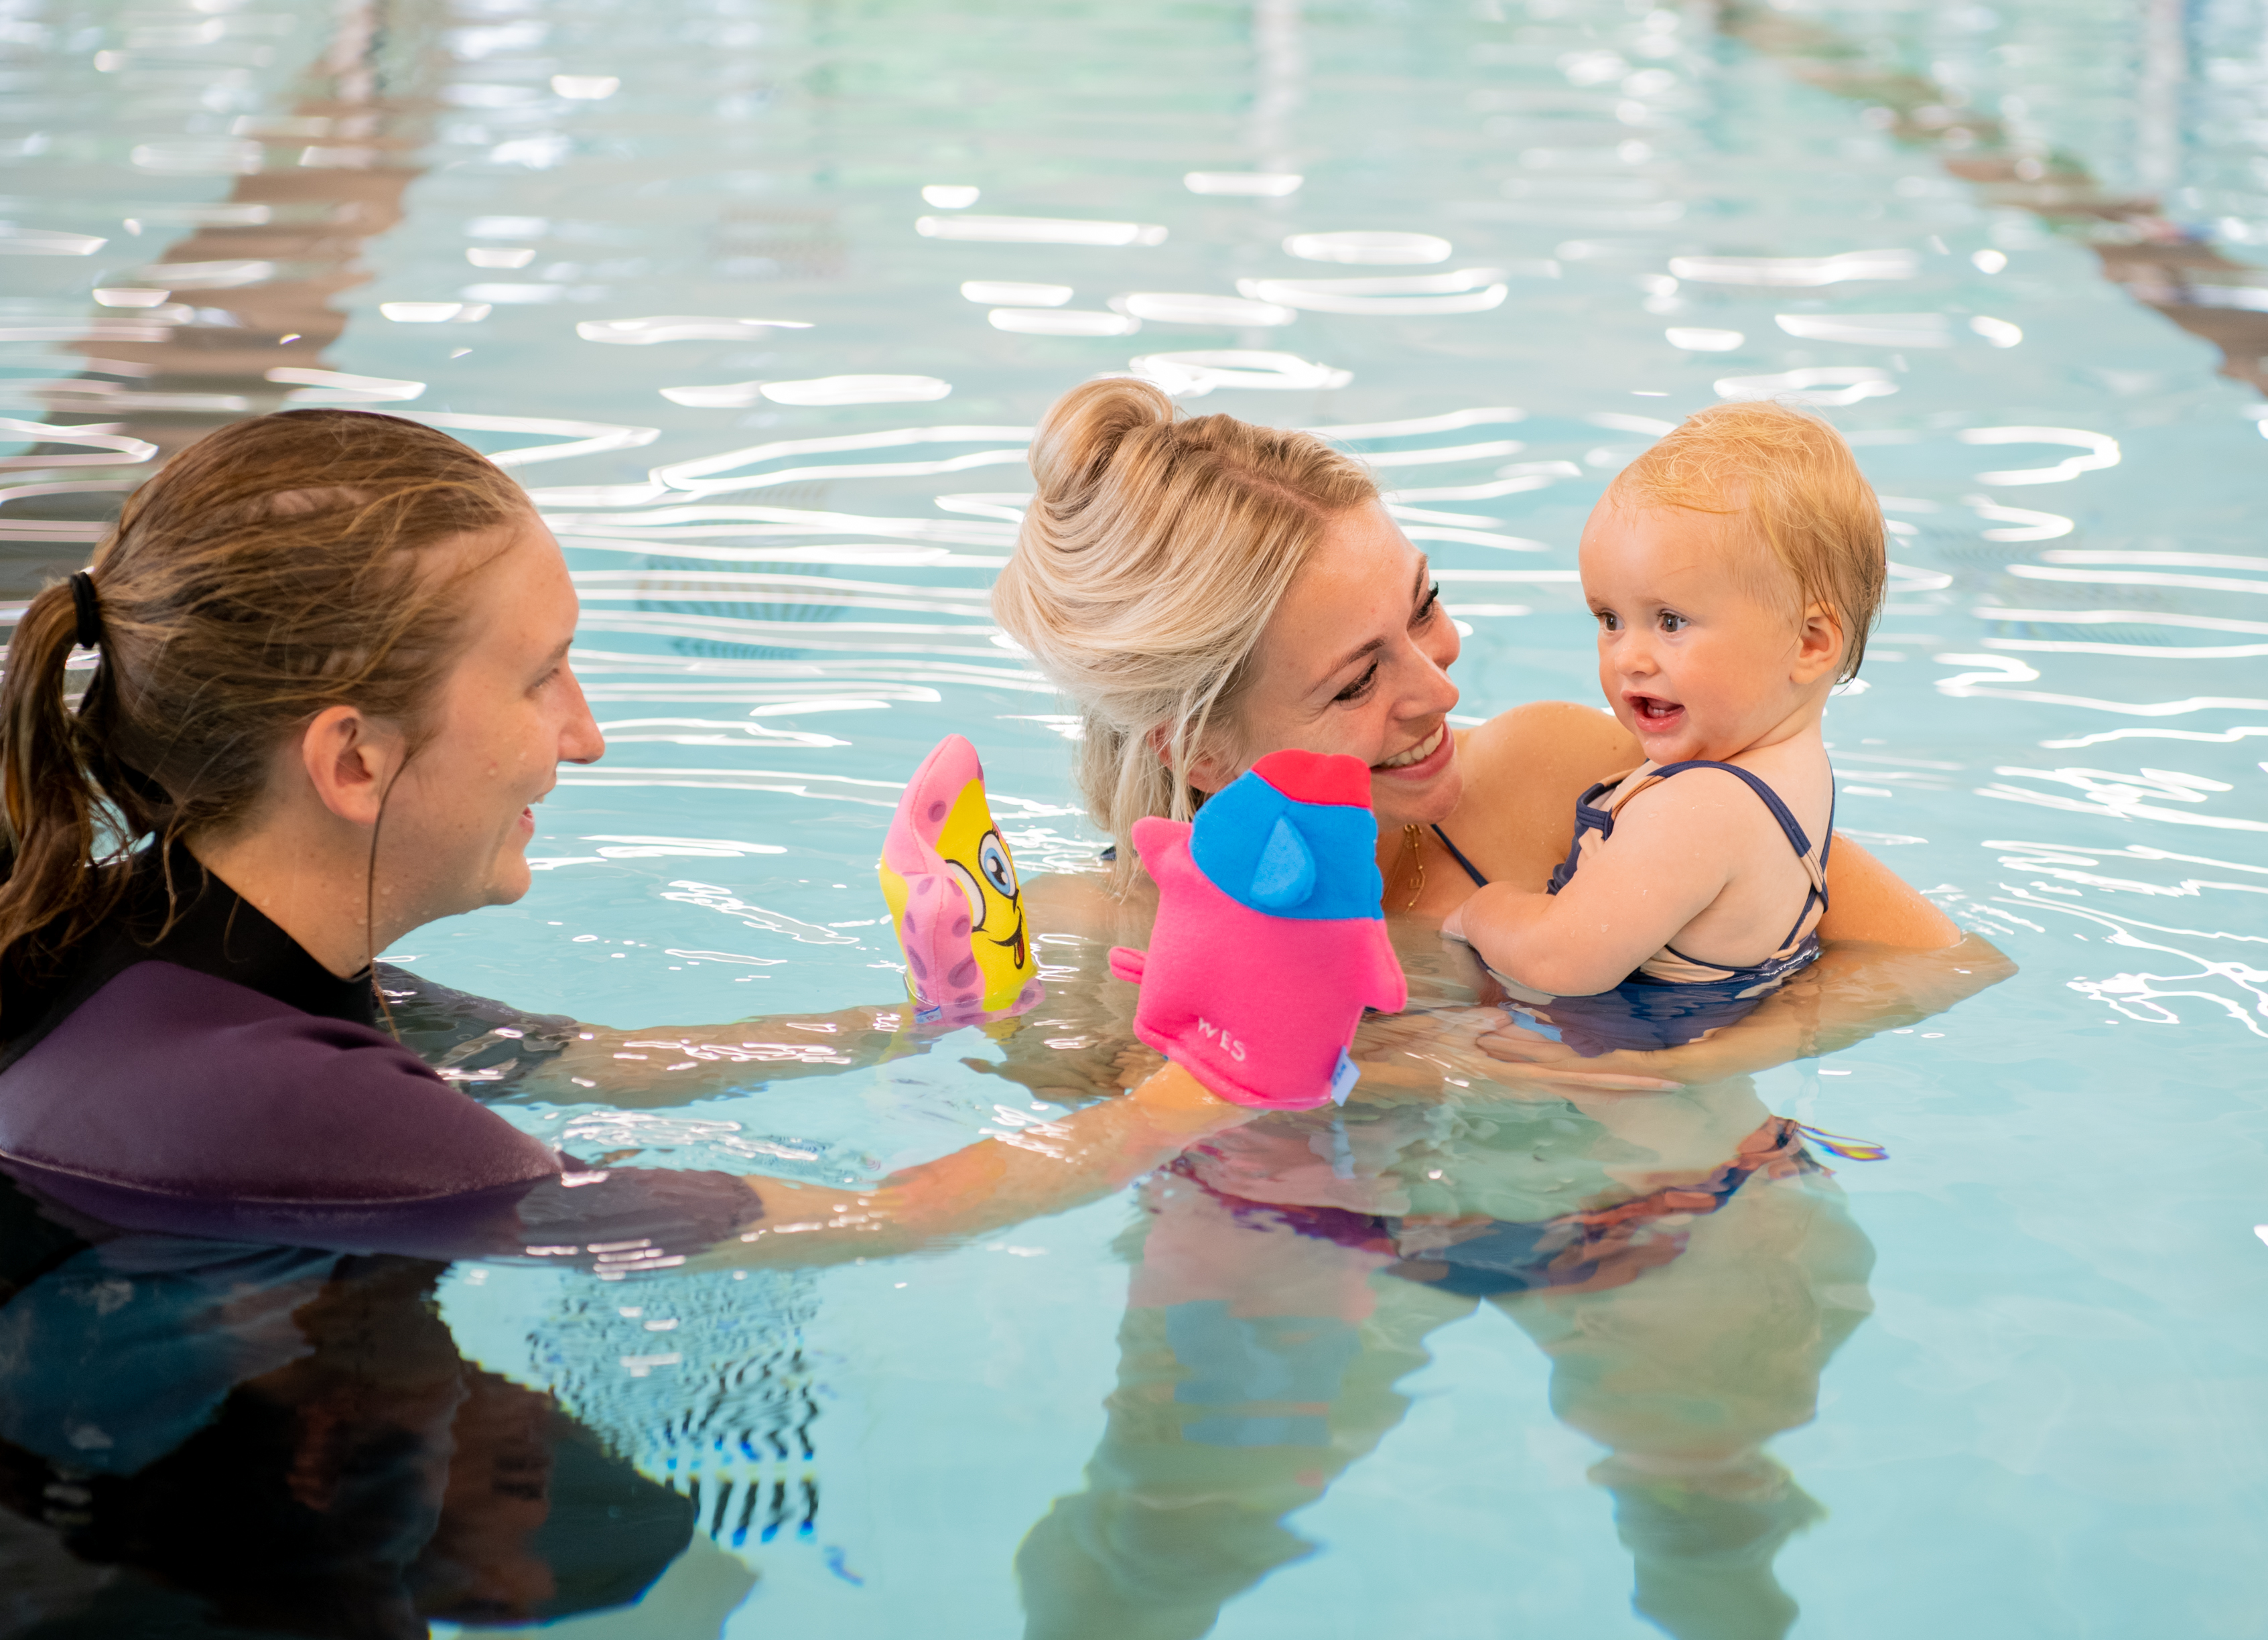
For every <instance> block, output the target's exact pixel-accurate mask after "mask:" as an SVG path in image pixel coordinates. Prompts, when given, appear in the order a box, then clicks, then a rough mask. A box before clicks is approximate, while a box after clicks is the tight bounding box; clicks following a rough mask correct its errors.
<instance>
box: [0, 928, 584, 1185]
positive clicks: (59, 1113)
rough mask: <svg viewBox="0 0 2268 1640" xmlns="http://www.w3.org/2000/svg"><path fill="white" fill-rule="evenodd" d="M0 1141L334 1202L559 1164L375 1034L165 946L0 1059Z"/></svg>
mask: <svg viewBox="0 0 2268 1640" xmlns="http://www.w3.org/2000/svg"><path fill="white" fill-rule="evenodd" d="M0 1154H4V1155H5V1156H6V1157H8V1158H11V1159H12V1160H14V1161H17V1162H18V1163H22V1164H28V1165H29V1166H32V1167H34V1168H36V1169H39V1170H40V1171H42V1172H45V1173H58V1174H62V1175H65V1176H70V1177H75V1178H77V1179H82V1180H89V1181H93V1182H99V1183H104V1184H108V1185H113V1186H118V1187H124V1188H132V1189H136V1190H142V1191H148V1192H154V1193H158V1194H161V1195H172V1196H177V1197H186V1198H197V1199H227V1200H233V1201H250V1202H292V1203H307V1204H313V1203H319V1202H328V1203H338V1204H342V1205H346V1204H354V1205H376V1204H379V1203H387V1202H416V1201H431V1200H435V1199H437V1198H441V1197H448V1196H460V1195H470V1194H475V1193H479V1192H484V1191H490V1190H495V1189H497V1188H504V1187H510V1186H512V1185H519V1184H527V1183H529V1182H532V1181H534V1180H538V1179H542V1178H548V1177H551V1176H554V1175H556V1174H557V1173H559V1171H560V1167H561V1164H560V1161H559V1158H557V1157H556V1155H555V1154H554V1153H553V1152H552V1151H550V1150H549V1148H548V1147H547V1146H545V1145H544V1144H541V1142H539V1141H538V1140H535V1139H534V1138H531V1137H529V1136H527V1135H526V1134H523V1133H521V1132H520V1131H519V1129H516V1128H514V1127H512V1125H511V1124H510V1123H509V1122H505V1121H504V1119H503V1118H502V1117H500V1116H498V1115H497V1114H495V1113H493V1112H491V1111H489V1110H486V1109H483V1108H482V1107H481V1106H479V1105H478V1104H476V1103H475V1102H474V1101H473V1100H472V1099H468V1098H467V1097H465V1096H464V1095H463V1094H461V1093H460V1092H457V1091H456V1090H455V1089H453V1088H452V1087H450V1086H449V1085H447V1084H446V1083H445V1082H443V1081H442V1080H441V1079H440V1078H439V1077H437V1076H435V1075H434V1074H433V1072H432V1071H431V1070H428V1069H426V1067H425V1066H424V1065H423V1064H422V1063H419V1061H418V1059H417V1057H416V1055H414V1054H411V1053H409V1051H407V1050H406V1049H404V1048H401V1047H400V1046H399V1045H397V1044H396V1043H394V1041H390V1040H389V1039H388V1038H387V1037H386V1036H384V1035H382V1034H380V1033H378V1032H376V1031H373V1030H371V1029H369V1028H368V1027H366V1026H360V1025H355V1024H350V1023H348V1022H345V1021H342V1020H336V1019H320V1018H317V1017H315V1016H313V1015H311V1014H307V1013H303V1012H301V1011H298V1009H295V1008H291V1007H288V1006H286V1005H285V1004H281V1003H278V1002H276V1001H273V1000H272V999H270V998H269V997H263V996H261V994H260V993H259V992H257V991H254V990H251V989H247V988H246V987H244V986H240V985H237V984H233V983H232V982H229V981H226V980H221V979H216V978H213V977H212V976H210V975H208V974H197V973H194V972H192V971H191V970H189V969H187V968H182V967H175V966H174V965H173V964H171V963H166V962H144V963H139V964H136V966H135V967H130V968H129V969H127V970H126V971H125V972H124V973H122V974H120V975H118V976H117V977H116V978H115V979H114V980H112V981H111V982H109V983H108V984H107V985H105V986H104V987H103V988H102V989H100V990H99V991H97V992H96V993H95V994H94V996H92V997H90V998H88V1000H87V1001H86V1002H85V1003H84V1004H81V1005H80V1006H79V1007H78V1008H77V1010H76V1011H73V1012H72V1014H71V1015H70V1018H69V1019H65V1020H64V1021H63V1023H62V1024H61V1025H59V1026H56V1027H55V1030H53V1031H52V1032H50V1033H48V1035H47V1037H46V1038H45V1039H44V1040H42V1041H40V1043H39V1045H38V1046H37V1047H35V1048H33V1049H32V1050H31V1051H30V1052H29V1053H27V1054H26V1055H24V1057H23V1058H21V1059H19V1060H18V1061H17V1062H16V1063H15V1064H13V1065H11V1067H9V1069H8V1070H7V1071H6V1073H5V1074H4V1075H0Z"/></svg>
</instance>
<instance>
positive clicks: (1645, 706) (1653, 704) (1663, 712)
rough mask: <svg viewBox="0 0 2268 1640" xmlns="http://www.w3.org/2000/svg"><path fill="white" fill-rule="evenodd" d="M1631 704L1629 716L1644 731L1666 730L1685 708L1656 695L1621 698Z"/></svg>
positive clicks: (1625, 696)
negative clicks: (1635, 720)
mask: <svg viewBox="0 0 2268 1640" xmlns="http://www.w3.org/2000/svg"><path fill="white" fill-rule="evenodd" d="M1623 698H1624V700H1627V701H1628V702H1630V704H1631V715H1632V716H1634V717H1637V719H1638V725H1639V727H1641V728H1646V729H1666V728H1668V726H1669V725H1670V724H1673V723H1675V722H1676V721H1677V718H1678V717H1679V715H1680V714H1681V713H1683V711H1684V710H1685V708H1684V707H1683V706H1681V705H1679V704H1678V703H1677V702H1675V701H1665V700H1663V699H1662V698H1661V696H1660V695H1624V697H1623Z"/></svg>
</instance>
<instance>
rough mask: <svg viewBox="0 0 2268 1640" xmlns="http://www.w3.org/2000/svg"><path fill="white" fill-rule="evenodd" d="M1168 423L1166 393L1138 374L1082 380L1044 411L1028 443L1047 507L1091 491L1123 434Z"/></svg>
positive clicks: (1170, 409) (1171, 412) (1076, 499)
mask: <svg viewBox="0 0 2268 1640" xmlns="http://www.w3.org/2000/svg"><path fill="white" fill-rule="evenodd" d="M1173 419H1174V401H1173V397H1172V395H1171V394H1169V393H1167V392H1166V390H1165V389H1164V388H1162V387H1160V386H1158V385H1157V384H1156V383H1154V382H1148V381H1144V380H1143V379H1141V378H1140V377H1138V376H1105V377H1103V378H1101V379H1099V380H1096V381H1090V382H1083V383H1081V384H1080V385H1079V386H1076V387H1074V388H1072V389H1071V391H1070V392H1069V393H1065V394H1064V396H1063V397H1062V398H1060V399H1057V401H1055V403H1054V404H1053V405H1051V406H1049V409H1048V414H1047V419H1046V420H1044V421H1042V423H1040V430H1039V432H1038V434H1037V435H1036V436H1035V438H1033V440H1032V456H1031V460H1032V477H1033V478H1034V479H1035V481H1036V482H1038V485H1039V494H1038V496H1037V497H1036V499H1038V500H1039V501H1040V502H1041V503H1042V504H1045V505H1047V506H1049V507H1063V506H1065V505H1076V504H1078V503H1079V502H1080V501H1082V500H1084V499H1085V498H1086V496H1087V495H1088V494H1089V493H1090V492H1092V491H1093V489H1094V486H1095V484H1096V482H1098V481H1099V480H1100V479H1101V476H1102V474H1104V473H1105V472H1106V471H1108V468H1109V466H1110V460H1111V458H1112V457H1113V456H1115V455H1116V454H1117V453H1118V448H1119V446H1120V445H1123V443H1125V441H1126V439H1127V438H1128V436H1129V435H1130V434H1132V433H1136V432H1138V431H1140V430H1142V429H1144V428H1148V427H1164V426H1167V425H1168V424H1170V423H1172V421H1173Z"/></svg>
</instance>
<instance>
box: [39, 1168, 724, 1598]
mask: <svg viewBox="0 0 2268 1640" xmlns="http://www.w3.org/2000/svg"><path fill="white" fill-rule="evenodd" d="M93 1233H94V1235H95V1238H96V1239H92V1240H89V1239H81V1238H80V1237H78V1236H77V1235H75V1234H73V1233H71V1232H69V1231H66V1230H64V1229H63V1228H62V1227H60V1226H59V1225H57V1224H55V1223H54V1222H53V1221H52V1220H51V1219H50V1218H48V1217H43V1216H42V1215H40V1213H39V1212H38V1211H37V1210H35V1209H34V1207H33V1203H32V1202H30V1200H29V1199H28V1198H26V1196H24V1195H22V1194H21V1193H20V1192H18V1191H17V1190H15V1189H14V1188H12V1187H11V1186H9V1185H7V1184H6V1183H5V1181H4V1180H0V1365H4V1368H5V1372H6V1379H5V1394H0V1511H6V1512H5V1514H0V1565H5V1566H7V1567H8V1568H9V1569H10V1575H9V1577H8V1579H7V1582H8V1585H9V1587H8V1590H7V1597H8V1598H7V1599H6V1600H0V1607H7V1606H9V1605H10V1604H11V1602H13V1609H14V1610H15V1611H16V1612H17V1613H18V1615H20V1616H23V1617H26V1618H27V1619H28V1618H30V1617H32V1616H33V1614H36V1615H37V1618H38V1620H39V1621H38V1622H36V1623H34V1624H33V1626H32V1627H30V1628H29V1629H25V1630H17V1629H11V1632H24V1633H30V1634H37V1635H54V1636H65V1635H78V1634H87V1635H92V1634H110V1635H117V1634H158V1633H164V1634H183V1635H197V1634H203V1633H213V1634H219V1633H224V1632H226V1633H241V1632H242V1631H243V1630H245V1629H264V1630H275V1631H282V1632H285V1633H290V1634H296V1635H306V1636H357V1637H361V1636H368V1637H370V1640H396V1637H397V1636H398V1637H400V1640H409V1636H423V1635H424V1634H425V1632H426V1629H427V1625H428V1624H429V1623H430V1622H434V1621H437V1620H442V1621H451V1622H482V1623H520V1622H534V1621H541V1620H546V1619H551V1618H556V1617H562V1616H566V1615H569V1614H575V1613H579V1612H588V1611H595V1610H599V1609H602V1608H605V1607H613V1606H617V1605H620V1604H622V1602H624V1601H628V1600H634V1599H636V1598H637V1596H638V1595H639V1594H640V1593H641V1592H644V1591H645V1590H646V1589H648V1588H649V1587H650V1586H651V1585H652V1584H653V1583H654V1581H655V1579H656V1578H657V1577H659V1576H660V1575H661V1573H662V1571H663V1569H664V1568H665V1567H666V1566H668V1565H669V1564H670V1563H671V1562H672V1561H673V1560H674V1559H675V1558H677V1557H678V1556H679V1555H681V1553H682V1552H683V1551H684V1549H685V1548H686V1547H687V1545H688V1544H689V1542H690V1541H692V1538H693V1534H694V1529H695V1520H694V1504H693V1503H692V1501H691V1500H690V1499H689V1498H685V1497H680V1496H679V1495H678V1494H677V1493H675V1492H673V1491H671V1490H669V1489H666V1488H665V1487H662V1486H660V1485H659V1484H657V1483H656V1482H652V1481H649V1480H647V1479H645V1478H644V1476H642V1475H639V1474H638V1473H637V1471H636V1470H635V1469H633V1468H632V1467H630V1465H629V1464H628V1463H626V1462H624V1461H623V1460H622V1458H620V1457H619V1456H617V1455H615V1454H614V1453H612V1452H608V1450H607V1449H606V1447H605V1446H604V1445H601V1443H600V1440H599V1439H598V1438H595V1437H593V1435H592V1434H591V1433H589V1432H587V1431H586V1430H583V1429H581V1428H579V1427H578V1425H577V1424H576V1423H573V1422H572V1421H571V1420H570V1419H569V1418H568V1417H567V1416H565V1415H564V1414H563V1412H561V1411H560V1409H559V1408H558V1407H557V1405H556V1403H555V1402H554V1401H552V1400H551V1398H550V1397H549V1396H547V1395H543V1394H538V1393H537V1392H535V1391H534V1390H531V1389H528V1388H526V1387H523V1386H520V1385H519V1384H515V1383H513V1382H512V1381H511V1380H509V1379H504V1378H502V1377H499V1376H497V1374H495V1373H493V1372H486V1371H484V1370H482V1369H481V1368H479V1367H476V1366H475V1365H473V1364H470V1363H468V1362H467V1361H465V1360H464V1359H462V1358H461V1357H460V1355H459V1353H458V1350H457V1348H456V1345H455V1344H454V1342H453V1341H452V1339H451V1337H450V1334H449V1328H448V1327H447V1326H446V1323H445V1322H444V1321H443V1320H441V1318H440V1316H439V1314H438V1312H437V1311H436V1309H435V1307H434V1304H433V1294H434V1284H435V1282H436V1281H437V1279H438V1276H440V1274H441V1271H442V1269H443V1268H444V1267H443V1266H441V1265H439V1264H436V1263H432V1262H429V1261H423V1260H415V1259H406V1258H399V1257H388V1256H379V1257H374V1258H372V1257H359V1256H356V1255H351V1254H334V1253H320V1252H310V1251H306V1250H300V1249H291V1248H260V1247H245V1246H241V1245H231V1244H226V1243H217V1242H208V1241H197V1240H191V1239H181V1238H175V1237H166V1236H124V1237H112V1236H108V1235H107V1234H103V1233H102V1232H93ZM9 1516H13V1517H14V1518H15V1519H14V1520H13V1521H12V1522H11V1520H10V1519H8V1517H9ZM746 1586H747V1584H746V1579H745V1574H742V1580H741V1582H740V1585H739V1590H740V1592H744V1591H745V1588H746ZM725 1593H726V1595H727V1597H728V1598H727V1604H729V1603H730V1600H736V1599H737V1598H738V1592H733V1591H726V1592H725ZM721 1614H722V1612H721V1610H719V1611H718V1613H716V1614H714V1615H716V1616H719V1617H721ZM689 1632H690V1631H689Z"/></svg>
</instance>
